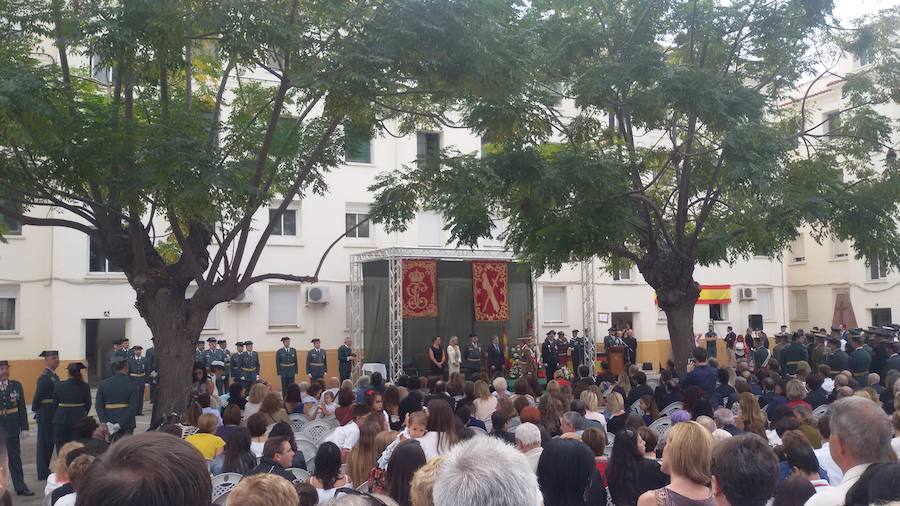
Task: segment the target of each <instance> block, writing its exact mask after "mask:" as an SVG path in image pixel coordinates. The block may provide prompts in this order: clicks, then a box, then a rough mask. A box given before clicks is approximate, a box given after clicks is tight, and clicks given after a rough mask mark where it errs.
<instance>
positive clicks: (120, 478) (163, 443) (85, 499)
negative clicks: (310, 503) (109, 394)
mask: <svg viewBox="0 0 900 506" xmlns="http://www.w3.org/2000/svg"><path fill="white" fill-rule="evenodd" d="M84 483H85V485H84V486H83V487H81V488H80V489H78V497H77V501H76V503H75V504H76V505H77V506H122V505H126V504H127V505H128V506H157V505H161V504H172V505H174V504H184V505H189V504H196V505H202V504H210V503H211V502H212V483H211V481H210V476H209V470H208V469H207V468H206V462H204V461H203V457H202V456H201V455H200V454H199V453H198V452H197V450H195V449H194V447H193V446H191V445H190V444H189V443H186V442H184V441H182V440H181V439H179V438H177V437H175V436H171V435H169V434H163V433H161V432H144V433H141V434H136V435H134V436H130V437H127V438H123V439H121V440H119V441H116V443H115V444H113V445H112V446H110V447H109V450H108V451H107V452H106V453H104V454H103V455H101V456H100V457H98V458H97V460H96V461H94V464H93V465H92V466H91V467H90V469H89V470H88V473H87V476H86V477H85V480H84ZM126 483H127V486H126V485H124V484H126ZM235 502H236V503H238V504H245V503H242V502H240V503H239V502H237V501H235Z"/></svg>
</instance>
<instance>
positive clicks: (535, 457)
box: [525, 446, 544, 472]
mask: <svg viewBox="0 0 900 506" xmlns="http://www.w3.org/2000/svg"><path fill="white" fill-rule="evenodd" d="M543 452H544V449H543V448H541V447H540V446H538V447H537V448H532V449H531V450H528V451H527V452H526V453H525V459H526V460H528V465H529V466H531V470H532V471H534V472H537V466H538V461H539V460H541V453H543Z"/></svg>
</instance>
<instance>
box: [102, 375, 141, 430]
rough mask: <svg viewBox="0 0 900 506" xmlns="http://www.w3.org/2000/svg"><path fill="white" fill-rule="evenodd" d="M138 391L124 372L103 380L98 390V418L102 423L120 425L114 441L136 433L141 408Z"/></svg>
mask: <svg viewBox="0 0 900 506" xmlns="http://www.w3.org/2000/svg"><path fill="white" fill-rule="evenodd" d="M139 402H140V400H139V397H138V391H137V389H136V388H135V387H134V382H133V381H132V380H131V378H129V377H128V376H127V375H126V374H125V372H124V371H121V372H117V373H115V374H113V375H112V376H110V377H109V378H107V379H105V380H103V382H102V383H100V386H99V387H98V388H97V417H98V418H99V419H100V423H114V424H119V430H118V431H117V432H116V433H115V434H114V435H113V438H112V439H118V438H121V437H122V436H126V435H129V434H131V433H133V432H134V427H135V420H134V417H135V415H136V414H137V412H138V406H139V404H138V403H139Z"/></svg>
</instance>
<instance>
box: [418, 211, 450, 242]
mask: <svg viewBox="0 0 900 506" xmlns="http://www.w3.org/2000/svg"><path fill="white" fill-rule="evenodd" d="M416 228H417V229H418V234H419V246H443V245H444V241H443V240H442V236H443V231H444V219H443V218H442V217H441V215H440V214H438V213H436V212H433V211H419V214H418V215H416Z"/></svg>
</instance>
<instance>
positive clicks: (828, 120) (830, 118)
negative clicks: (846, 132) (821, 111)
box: [825, 111, 841, 135]
mask: <svg viewBox="0 0 900 506" xmlns="http://www.w3.org/2000/svg"><path fill="white" fill-rule="evenodd" d="M840 127H841V116H840V112H838V111H831V112H828V113H825V133H826V134H828V135H831V134H834V133H837V131H838V129H839V128H840Z"/></svg>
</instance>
